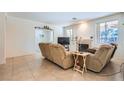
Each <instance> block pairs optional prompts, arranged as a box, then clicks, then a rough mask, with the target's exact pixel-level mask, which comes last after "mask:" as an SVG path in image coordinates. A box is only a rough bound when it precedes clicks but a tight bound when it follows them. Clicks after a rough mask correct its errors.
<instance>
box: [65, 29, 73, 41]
mask: <svg viewBox="0 0 124 93" xmlns="http://www.w3.org/2000/svg"><path fill="white" fill-rule="evenodd" d="M66 34H67V36H68V37H70V39H71V40H72V39H73V32H72V29H69V30H66Z"/></svg>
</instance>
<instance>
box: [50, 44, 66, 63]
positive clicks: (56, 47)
mask: <svg viewBox="0 0 124 93" xmlns="http://www.w3.org/2000/svg"><path fill="white" fill-rule="evenodd" d="M50 48H51V54H52V58H53V61H54V62H57V63H58V64H62V61H63V59H64V58H65V56H66V52H65V49H64V47H63V46H62V45H60V44H52V45H51V46H50Z"/></svg>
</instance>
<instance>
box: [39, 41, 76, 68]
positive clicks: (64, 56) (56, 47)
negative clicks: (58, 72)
mask: <svg viewBox="0 0 124 93" xmlns="http://www.w3.org/2000/svg"><path fill="white" fill-rule="evenodd" d="M39 47H40V50H41V53H42V55H43V56H44V57H45V58H47V59H48V60H50V61H52V62H54V63H56V64H57V65H59V66H61V67H62V68H63V69H68V68H70V67H72V66H73V65H74V60H73V56H72V54H71V53H70V52H68V51H66V50H65V48H64V47H63V46H62V45H60V44H50V43H39Z"/></svg>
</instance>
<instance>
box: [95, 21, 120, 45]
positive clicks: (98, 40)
mask: <svg viewBox="0 0 124 93" xmlns="http://www.w3.org/2000/svg"><path fill="white" fill-rule="evenodd" d="M112 21H118V25H117V28H118V31H119V19H112V20H106V21H101V22H98V23H96V34H97V35H96V38H97V43H99V44H108V43H107V42H101V41H100V24H101V23H105V30H106V29H107V25H106V24H107V22H112ZM117 34H118V32H117ZM118 41H119V34H118V38H117V41H116V42H114V43H116V44H118ZM110 43H111V42H110Z"/></svg>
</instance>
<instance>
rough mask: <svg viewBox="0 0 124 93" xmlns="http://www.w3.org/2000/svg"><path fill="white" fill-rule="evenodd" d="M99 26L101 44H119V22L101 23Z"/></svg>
mask: <svg viewBox="0 0 124 93" xmlns="http://www.w3.org/2000/svg"><path fill="white" fill-rule="evenodd" d="M97 26H98V42H99V43H117V41H118V20H114V21H109V22H103V23H99V24H98V25H97Z"/></svg>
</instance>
